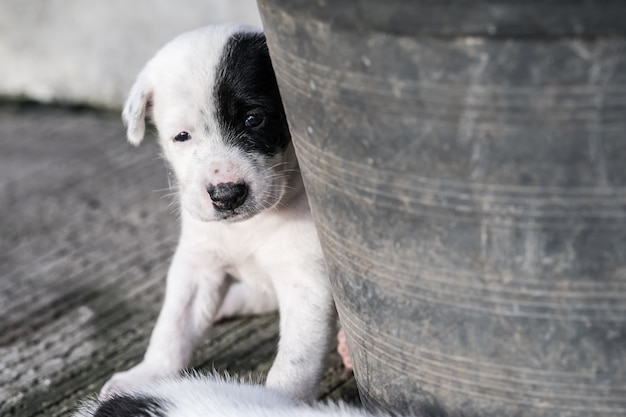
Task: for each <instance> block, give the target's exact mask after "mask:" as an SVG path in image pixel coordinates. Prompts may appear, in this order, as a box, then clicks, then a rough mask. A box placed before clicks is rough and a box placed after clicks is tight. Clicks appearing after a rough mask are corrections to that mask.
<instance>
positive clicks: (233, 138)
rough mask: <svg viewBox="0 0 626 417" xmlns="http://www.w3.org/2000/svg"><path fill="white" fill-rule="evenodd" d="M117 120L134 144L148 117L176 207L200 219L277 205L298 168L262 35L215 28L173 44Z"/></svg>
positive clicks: (235, 216) (234, 216)
mask: <svg viewBox="0 0 626 417" xmlns="http://www.w3.org/2000/svg"><path fill="white" fill-rule="evenodd" d="M122 116H123V119H124V122H125V124H126V126H127V136H128V140H129V141H130V142H131V143H133V144H135V145H138V144H139V143H140V142H141V140H142V139H143V137H144V133H145V120H146V118H151V119H152V121H153V122H154V124H155V126H156V128H157V131H158V135H159V141H160V144H161V147H162V149H163V154H164V156H165V158H166V159H167V161H168V162H169V164H170V165H171V166H172V169H173V170H174V172H175V174H176V177H177V180H178V185H179V187H180V197H181V205H182V209H183V210H186V211H188V212H189V213H190V214H192V215H193V216H194V217H195V218H197V219H200V220H203V221H211V220H230V221H236V220H243V219H246V218H249V217H251V216H253V215H255V214H257V213H259V212H261V211H263V210H266V209H269V208H273V207H275V206H276V205H277V204H278V203H279V202H280V201H281V199H283V197H284V194H285V193H286V190H287V189H289V185H288V182H289V178H290V177H291V176H293V175H294V174H293V173H294V171H295V169H296V168H297V165H296V164H297V163H296V160H295V156H294V152H293V148H292V146H291V140H290V136H289V130H288V127H287V122H286V118H285V113H284V110H283V107H282V103H281V99H280V94H279V92H278V86H277V84H276V79H275V76H274V72H273V69H272V64H271V62H270V57H269V54H268V50H267V46H266V44H265V37H264V36H263V34H262V32H260V31H259V30H258V29H254V28H250V27H244V26H236V25H224V26H211V27H207V28H203V29H199V30H196V31H192V32H188V33H185V34H183V35H181V36H179V37H178V38H176V39H174V40H173V41H171V42H170V43H168V44H167V45H165V46H164V47H163V48H162V49H161V50H160V51H159V52H158V53H157V54H156V55H155V56H154V57H153V58H152V59H151V60H150V61H149V62H148V63H147V64H146V66H145V68H144V69H143V70H142V71H141V73H140V74H139V76H138V78H137V81H136V82H135V84H134V85H133V87H132V88H131V91H130V94H129V97H128V99H127V101H126V104H125V106H124V111H123V113H122Z"/></svg>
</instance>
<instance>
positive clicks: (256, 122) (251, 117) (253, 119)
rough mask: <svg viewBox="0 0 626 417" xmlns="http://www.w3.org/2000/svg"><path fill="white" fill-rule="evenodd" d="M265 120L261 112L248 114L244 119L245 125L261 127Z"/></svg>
mask: <svg viewBox="0 0 626 417" xmlns="http://www.w3.org/2000/svg"><path fill="white" fill-rule="evenodd" d="M263 120H264V118H263V116H261V115H260V114H253V113H252V114H247V115H246V120H245V121H244V126H246V127H249V128H252V127H259V126H261V125H262V124H263Z"/></svg>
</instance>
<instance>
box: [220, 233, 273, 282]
mask: <svg viewBox="0 0 626 417" xmlns="http://www.w3.org/2000/svg"><path fill="white" fill-rule="evenodd" d="M214 244H215V246H213V248H212V252H213V253H212V254H211V255H212V256H217V257H218V259H219V260H220V261H221V263H222V265H223V268H224V271H225V272H226V273H227V274H230V275H231V276H233V277H234V278H236V279H238V280H240V281H244V282H247V283H250V284H257V285H258V284H263V283H265V282H269V280H270V276H269V273H268V272H267V271H266V270H265V268H264V267H263V266H262V264H263V262H262V259H261V258H260V256H261V254H260V253H259V252H260V248H261V247H262V246H264V245H267V244H268V242H267V237H265V239H264V238H263V236H259V235H258V234H246V233H242V234H234V235H233V234H226V235H221V236H219V237H218V238H217V239H216V240H215V242H214ZM269 244H271V243H269Z"/></svg>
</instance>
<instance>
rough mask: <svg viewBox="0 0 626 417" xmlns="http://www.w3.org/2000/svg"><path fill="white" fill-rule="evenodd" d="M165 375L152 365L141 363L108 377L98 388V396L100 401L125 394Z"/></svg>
mask: <svg viewBox="0 0 626 417" xmlns="http://www.w3.org/2000/svg"><path fill="white" fill-rule="evenodd" d="M163 376H165V375H164V374H163V373H162V372H159V370H158V369H155V368H154V367H150V366H147V365H145V364H143V363H140V364H139V365H137V366H135V367H133V368H130V369H129V370H127V371H124V372H118V373H116V374H114V375H113V376H112V377H111V379H109V380H108V381H107V382H106V384H104V386H103V387H102V389H101V390H100V394H99V395H98V398H99V399H100V400H101V401H104V400H106V399H109V398H111V397H114V396H117V395H122V394H125V393H127V392H129V391H131V390H132V389H134V388H138V387H140V386H142V385H145V384H146V383H147V382H150V381H152V380H155V379H157V378H160V377H163Z"/></svg>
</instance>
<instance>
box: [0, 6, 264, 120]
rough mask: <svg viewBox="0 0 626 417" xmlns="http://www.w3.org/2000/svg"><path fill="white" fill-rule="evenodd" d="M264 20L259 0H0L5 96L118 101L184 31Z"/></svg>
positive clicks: (102, 103)
mask: <svg viewBox="0 0 626 417" xmlns="http://www.w3.org/2000/svg"><path fill="white" fill-rule="evenodd" d="M231 21H235V22H241V23H248V24H253V25H256V26H260V25H261V22H260V18H259V15H258V10H257V7H256V2H255V1H254V0H176V1H172V0H106V1H102V0H0V97H3V98H27V99H33V100H36V101H42V102H52V101H62V102H69V103H80V104H88V105H94V106H99V107H107V108H112V109H119V108H120V107H121V105H122V103H123V101H124V98H125V95H126V93H127V91H128V89H129V88H130V86H131V85H132V83H133V81H134V79H135V76H136V75H137V73H138V72H139V71H140V70H141V68H142V66H143V64H144V63H145V62H146V61H147V60H148V59H149V58H150V57H151V56H152V55H153V54H154V53H155V52H156V51H157V50H158V48H159V47H160V46H161V45H163V44H164V43H165V42H167V41H169V40H170V39H171V38H173V37H174V36H176V35H178V34H179V33H181V32H184V31H186V30H189V29H193V28H196V27H200V26H204V25H207V24H211V23H223V22H231Z"/></svg>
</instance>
